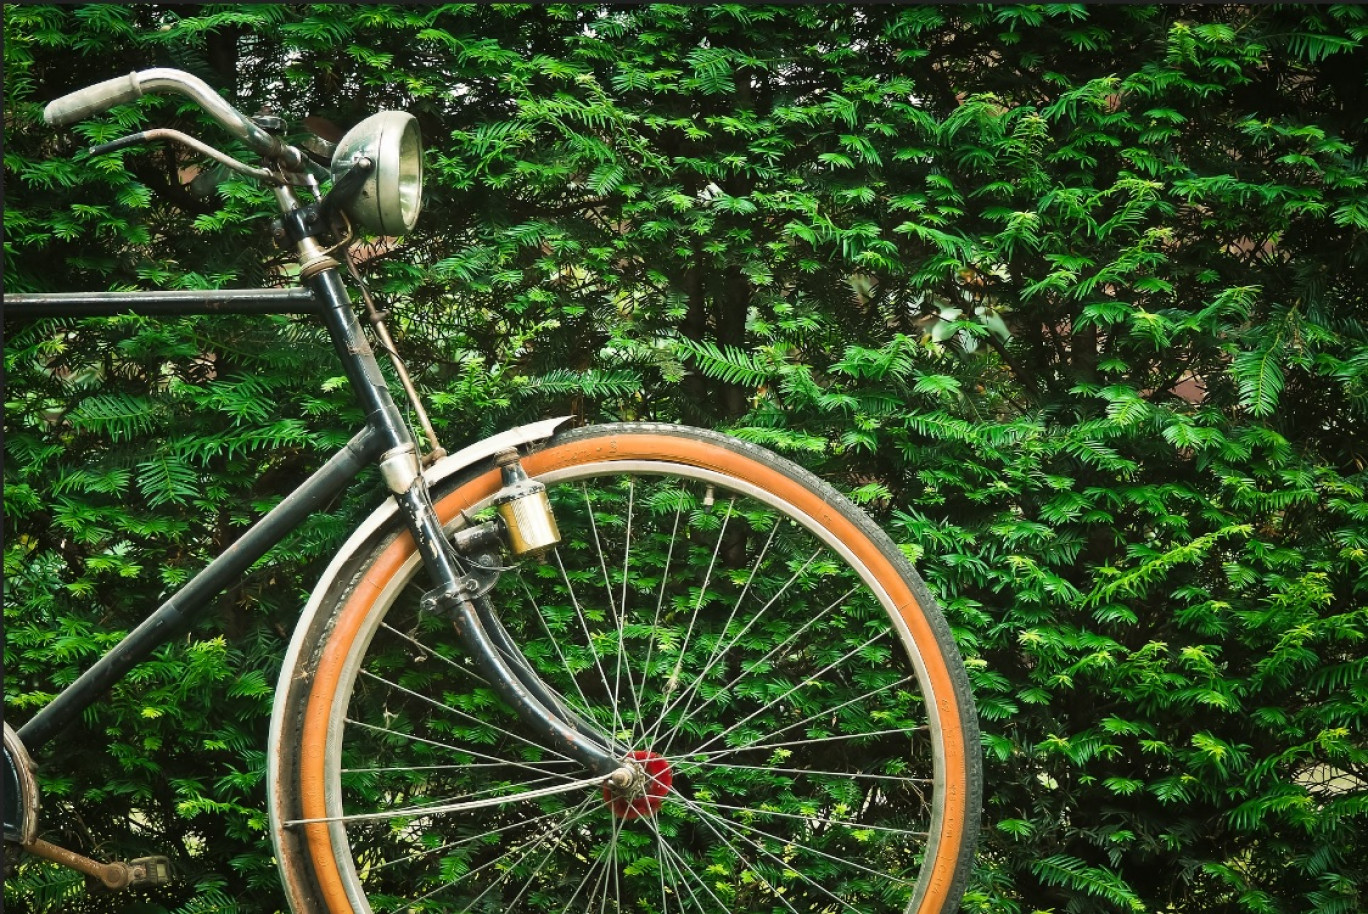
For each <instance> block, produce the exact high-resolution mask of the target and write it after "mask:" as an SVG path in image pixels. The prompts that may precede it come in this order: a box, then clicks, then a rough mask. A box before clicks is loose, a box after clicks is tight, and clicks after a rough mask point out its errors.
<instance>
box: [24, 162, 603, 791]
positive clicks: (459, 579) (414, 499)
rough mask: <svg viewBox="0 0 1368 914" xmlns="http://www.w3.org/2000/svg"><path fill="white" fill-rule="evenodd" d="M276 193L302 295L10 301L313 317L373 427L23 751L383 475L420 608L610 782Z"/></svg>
mask: <svg viewBox="0 0 1368 914" xmlns="http://www.w3.org/2000/svg"><path fill="white" fill-rule="evenodd" d="M276 193H277V197H278V198H279V200H280V203H281V209H282V211H283V212H284V222H285V226H286V230H287V232H288V234H289V236H290V237H291V239H292V240H293V241H294V242H295V244H296V246H297V247H298V249H299V252H300V259H301V261H302V262H303V267H302V270H301V275H302V276H303V281H304V283H305V288H290V289H281V290H241V291H212V292H108V293H66V294H51V295H14V296H10V297H9V298H8V299H7V301H6V303H5V306H6V311H7V313H8V314H9V315H11V316H18V317H37V316H69V315H75V316H99V315H114V314H123V313H130V312H131V313H135V314H150V315H156V314H223V313H238V314H273V313H282V314H313V315H317V316H319V317H321V318H322V320H323V322H324V324H325V326H326V327H327V329H328V333H329V335H330V337H331V339H332V341H333V346H334V349H335V350H336V351H337V354H338V357H339V359H340V360H341V362H342V365H343V368H344V370H345V372H346V375H347V378H348V380H349V382H350V384H351V387H352V389H353V391H354V392H355V395H356V397H357V400H358V403H359V404H360V405H361V407H362V409H363V410H364V411H365V414H366V416H367V421H366V425H365V427H364V428H363V429H362V430H361V431H360V432H358V433H357V434H356V435H355V436H354V437H353V438H352V439H351V440H350V441H349V442H348V443H347V444H346V445H345V446H344V447H343V448H342V449H341V450H339V451H338V452H337V453H336V454H335V455H333V457H332V458H330V459H329V460H328V461H327V462H326V463H325V464H324V465H323V466H322V467H321V468H319V469H318V470H317V471H316V472H315V473H314V474H313V475H312V476H310V477H309V478H308V479H307V480H305V481H304V483H302V484H301V485H300V486H299V487H298V488H297V489H295V490H294V491H293V492H291V493H290V494H289V495H288V496H287V497H286V498H285V499H284V500H283V501H281V502H280V503H279V504H278V505H276V507H275V508H273V509H272V510H271V511H270V512H268V513H267V514H266V515H265V516H264V517H262V518H261V519H260V520H259V521H257V523H256V524H254V525H253V526H252V527H251V528H250V529H249V530H248V531H247V532H246V533H245V534H244V535H243V536H242V537H240V538H239V539H238V540H237V541H235V542H234V543H233V544H232V545H231V546H229V547H228V548H227V549H226V550H225V551H224V552H223V553H222V554H221V555H219V556H218V557H217V558H216V559H214V560H213V561H212V562H211V563H210V564H209V565H208V566H206V567H205V568H204V569H203V570H202V571H200V573H199V574H197V575H196V576H195V577H194V578H192V579H191V580H190V581H189V582H187V583H186V584H185V585H183V586H182V587H181V588H180V589H179V590H178V591H177V592H176V593H175V594H173V595H172V596H171V597H170V599H168V600H166V602H164V603H163V604H162V605H161V606H160V607H159V608H158V609H157V610H156V611H154V612H153V613H152V614H151V615H149V616H148V617H147V618H146V619H145V620H144V621H143V622H142V623H141V624H140V625H138V627H137V628H135V629H134V630H133V631H132V632H130V633H129V634H128V635H127V636H126V637H125V638H124V639H123V640H122V641H120V642H119V644H117V645H116V646H115V647H114V648H112V649H111V650H110V651H109V652H108V653H107V654H105V655H104V656H103V657H101V658H100V659H99V660H98V661H97V662H96V663H95V664H94V665H93V666H92V667H90V668H89V669H88V670H86V672H85V673H83V674H82V675H81V676H80V677H78V678H77V679H76V680H75V681H74V682H73V683H71V684H70V685H69V686H67V687H66V688H65V689H63V690H62V692H61V693H59V694H58V695H57V696H56V697H55V698H54V699H53V700H52V701H51V702H50V703H49V704H47V705H46V706H45V707H43V708H42V709H41V710H40V711H39V712H38V713H37V714H35V715H34V716H33V717H32V718H31V719H30V720H29V721H27V722H26V723H25V724H24V725H23V726H22V727H21V728H19V730H18V731H17V732H18V736H19V738H20V740H21V742H22V743H23V745H24V746H25V747H26V748H27V749H28V750H29V751H31V752H32V751H36V750H38V749H39V748H41V747H42V746H44V745H45V744H46V743H48V742H49V741H50V740H51V739H52V738H53V736H55V735H56V734H57V733H58V732H59V731H61V730H62V729H63V728H64V727H66V726H68V725H69V724H70V723H72V722H73V721H74V720H75V719H77V718H78V717H79V716H80V715H81V713H82V712H83V711H84V710H85V709H86V708H88V707H90V706H91V705H92V704H94V703H95V702H97V701H98V700H99V699H100V697H101V696H102V695H103V693H104V692H105V691H106V690H107V689H108V688H109V687H110V686H112V685H113V684H114V683H115V682H117V681H118V680H119V679H121V678H122V677H123V676H124V675H125V674H127V673H128V672H129V670H131V669H132V668H133V667H135V666H136V665H137V664H139V663H140V662H142V661H143V660H145V659H146V658H147V657H148V656H149V655H150V654H151V653H152V652H153V651H154V650H156V649H157V648H158V647H160V646H161V645H162V644H165V643H166V642H167V641H168V640H170V639H171V638H172V637H174V636H175V635H176V634H177V633H179V632H180V631H181V630H182V629H183V627H184V626H185V625H186V624H188V623H189V622H190V621H191V620H193V619H194V618H196V617H198V616H199V615H201V614H202V613H203V612H204V611H205V610H206V609H207V608H208V607H209V606H210V605H211V604H210V601H211V600H212V598H213V597H214V596H216V595H217V594H218V593H220V592H221V591H222V590H223V589H224V588H225V587H226V586H227V585H229V584H230V583H231V582H232V581H233V580H234V579H235V578H236V577H237V576H238V575H240V574H242V573H243V572H244V571H246V570H247V569H248V568H249V567H251V566H252V564H254V563H255V562H256V561H257V560H258V559H260V558H261V557H262V556H264V555H265V554H266V553H267V552H268V551H270V549H271V548H273V547H274V546H275V545H276V544H277V543H279V542H280V541H281V540H282V539H283V538H284V537H285V536H286V535H287V534H288V533H290V531H292V530H293V529H294V528H295V527H297V526H298V525H299V524H300V523H301V522H302V521H303V520H304V519H305V518H306V517H307V516H308V515H309V514H310V513H311V512H312V511H314V510H317V509H318V508H319V507H321V506H322V505H324V504H326V503H327V502H329V501H330V500H331V499H333V498H334V497H335V496H336V495H338V494H339V493H340V492H341V491H342V490H343V489H344V488H345V487H346V486H347V485H348V484H349V483H350V482H351V481H352V480H353V479H354V478H355V477H356V476H357V475H358V474H359V473H360V472H361V471H362V470H363V469H364V468H365V467H367V466H369V465H371V464H376V465H378V467H379V469H380V471H381V475H382V476H383V477H384V479H385V482H386V485H387V486H388V487H389V490H390V492H391V494H392V495H393V497H394V500H395V502H396V504H397V505H398V507H399V510H400V513H401V514H402V515H403V517H404V520H405V522H406V525H407V527H408V530H409V532H410V533H411V534H412V535H413V538H414V541H415V543H416V544H417V546H418V549H419V552H420V553H421V555H422V558H423V564H424V566H425V567H426V568H427V570H428V575H429V578H430V579H431V581H432V583H433V585H434V589H433V590H432V591H430V592H429V594H428V596H427V597H426V598H425V599H426V601H427V603H428V604H429V605H430V607H431V609H432V610H433V611H435V612H442V613H444V614H446V615H448V616H449V617H450V618H451V620H452V623H453V625H454V627H455V630H456V633H457V635H458V637H459V638H460V640H461V642H462V644H463V646H464V647H465V648H466V650H467V651H469V653H470V654H471V656H472V658H473V659H474V661H475V663H476V664H477V666H479V667H480V668H481V670H482V672H484V673H485V674H486V675H487V677H488V678H489V681H490V682H491V683H492V684H493V685H494V686H495V688H496V690H497V691H498V692H499V693H500V696H501V697H502V698H504V700H505V701H507V702H508V703H509V704H511V705H512V706H513V707H514V708H516V709H517V710H518V712H519V714H520V715H521V716H522V717H523V718H524V719H525V720H527V722H528V723H529V725H531V726H532V727H534V728H535V730H536V731H537V732H538V733H539V734H540V735H541V736H542V737H543V738H545V739H546V740H547V741H548V743H549V744H550V745H552V746H555V747H557V748H558V749H560V750H561V751H563V752H565V753H566V754H568V755H570V756H572V757H574V758H576V759H578V760H579V761H581V762H583V763H584V764H585V765H586V766H587V767H588V768H589V769H590V770H591V771H592V772H594V773H595V774H601V775H603V776H604V777H607V776H609V775H611V774H613V773H614V772H616V771H618V769H619V768H620V767H621V765H622V762H621V760H619V759H618V758H616V757H615V756H614V755H613V754H612V752H611V750H610V748H609V747H610V746H611V741H610V740H609V739H608V738H607V737H606V736H605V735H603V734H601V733H599V732H597V731H596V730H594V729H592V728H589V727H587V725H585V724H584V723H583V722H582V721H578V720H575V719H573V718H569V717H568V716H567V714H566V712H564V711H562V710H560V708H561V707H562V706H561V705H560V703H559V702H557V701H556V700H555V696H554V694H553V693H551V692H550V690H549V689H548V688H547V687H546V685H545V684H544V683H542V682H540V681H539V680H537V679H536V678H535V677H534V676H533V675H532V674H531V673H530V672H529V667H528V665H527V664H526V662H525V661H524V662H519V660H520V659H521V658H520V655H519V654H517V653H516V645H513V644H511V642H509V640H508V636H507V634H506V633H504V632H503V631H502V627H501V626H500V625H499V624H498V622H497V615H496V613H495V612H494V609H493V607H492V606H491V605H489V603H488V601H487V600H486V599H485V598H484V597H483V596H481V595H479V593H478V592H476V588H474V586H473V584H472V581H471V579H470V577H469V576H468V573H467V571H466V568H465V567H464V563H463V562H462V561H461V558H460V557H459V556H458V555H457V553H456V551H455V549H454V548H453V547H452V545H451V544H450V543H449V542H448V541H447V538H446V535H445V533H444V531H443V530H442V527H441V525H440V522H439V521H438V519H437V515H436V512H435V511H434V510H433V507H432V503H431V501H430V499H429V496H428V490H427V485H426V481H425V480H424V477H423V474H422V471H421V468H420V465H419V460H418V455H417V449H416V447H415V444H414V441H413V439H412V437H411V435H410V433H409V430H408V427H407V426H406V424H405V423H404V420H403V415H402V414H401V412H400V411H399V408H398V406H397V405H396V404H395V402H394V399H393V397H392V396H391V394H390V390H389V386H388V384H387V382H386V380H385V378H384V375H383V374H382V373H381V371H380V366H379V363H378V362H377V361H376V358H375V354H374V352H373V351H372V349H371V346H370V344H369V342H368V341H367V340H366V337H365V335H364V334H363V332H362V328H361V324H360V321H359V320H358V318H357V316H356V312H355V310H354V309H353V307H352V303H351V299H350V297H349V295H348V293H347V291H346V288H345V287H344V286H343V284H342V281H341V279H340V276H339V272H340V271H339V267H340V265H339V264H338V262H337V261H336V260H333V259H332V258H331V257H330V256H328V255H327V253H326V252H324V251H323V250H322V249H321V247H320V246H319V245H318V243H317V242H316V241H315V240H314V239H315V235H316V234H317V229H315V228H312V227H311V224H310V220H308V219H307V218H306V214H307V212H308V208H306V207H302V206H300V204H299V202H298V201H297V200H296V199H295V198H294V195H293V193H292V192H291V191H290V190H289V189H288V188H277V191H276ZM314 221H317V220H314ZM549 433H550V432H549V430H548V431H547V434H548V435H549ZM543 437H544V436H543ZM527 440H532V439H528V438H525V437H522V436H518V435H514V436H513V437H512V439H511V440H510V442H509V443H510V444H517V443H525V442H526V441H527ZM486 451H487V452H488V453H484V452H486ZM481 452H482V456H484V457H488V456H490V454H492V451H490V450H489V448H488V446H486V447H485V448H483V449H481Z"/></svg>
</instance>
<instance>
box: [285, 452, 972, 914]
mask: <svg viewBox="0 0 1368 914" xmlns="http://www.w3.org/2000/svg"><path fill="white" fill-rule="evenodd" d="M524 465H525V467H526V468H527V469H528V471H529V472H530V473H532V474H534V475H536V476H537V477H538V478H540V479H542V480H543V481H545V482H546V483H547V484H548V486H549V488H550V490H551V493H552V496H553V502H554V503H555V506H556V513H557V517H558V520H559V521H560V524H561V530H562V535H563V541H562V543H561V545H560V547H559V548H558V549H557V550H555V551H554V552H553V553H551V554H550V555H549V556H548V557H547V558H546V559H545V560H544V561H542V562H536V561H530V562H524V563H523V564H522V565H521V566H520V567H519V568H517V569H511V570H509V571H508V572H506V573H505V574H504V575H503V576H502V577H501V579H500V582H499V585H498V587H497V589H496V590H495V592H494V594H493V598H494V602H495V605H496V607H497V610H498V612H499V616H500V619H501V621H502V624H503V625H504V627H505V628H506V629H507V631H508V633H509V634H510V635H511V636H512V637H513V639H514V640H515V641H516V642H517V643H519V644H520V645H521V646H522V650H523V653H524V654H525V657H526V662H527V663H529V664H530V665H532V666H533V668H534V669H536V670H537V672H538V674H539V675H540V676H541V677H542V678H543V679H544V680H545V681H546V682H547V683H548V684H550V685H551V686H552V687H553V688H555V689H556V690H557V691H558V692H559V694H560V695H561V696H562V697H563V698H564V700H565V702H566V703H567V705H569V706H570V707H571V708H572V709H573V710H574V711H575V712H576V713H578V714H579V715H581V716H582V717H584V718H585V719H587V720H592V721H594V722H595V723H596V724H597V726H599V727H600V728H601V729H603V730H604V731H605V732H608V733H610V734H612V735H613V737H614V738H615V739H616V740H617V743H618V745H617V749H618V751H619V753H620V754H621V755H622V756H623V757H624V758H630V759H631V760H633V761H634V762H635V767H636V768H637V769H639V770H640V771H641V772H642V783H641V784H639V785H638V786H637V788H636V790H635V791H634V792H632V793H631V794H630V795H613V794H612V793H611V792H606V791H604V790H603V789H602V788H601V787H599V786H598V785H597V783H589V782H588V781H587V778H586V772H584V771H583V770H582V769H581V768H580V767H579V766H578V765H576V764H575V763H573V762H571V761H570V760H568V759H565V758H562V757H557V756H556V755H555V754H553V753H551V752H549V751H547V750H546V749H544V748H542V747H540V746H538V745H537V744H536V741H535V739H533V738H531V737H530V736H528V735H527V734H526V733H525V732H524V730H523V728H522V727H521V725H520V723H519V722H518V721H517V719H516V717H515V716H514V715H513V714H512V713H511V712H510V711H509V710H508V709H507V708H505V707H504V706H503V705H502V704H501V703H499V702H498V701H497V700H496V699H495V698H494V697H493V693H492V690H491V689H490V688H489V686H488V685H487V684H485V683H482V682H481V681H480V680H479V679H478V676H476V675H475V674H474V671H473V670H471V668H470V666H469V664H468V663H467V662H466V660H465V658H464V657H463V656H462V655H461V652H460V651H459V649H458V647H457V645H456V639H455V636H454V634H453V633H452V632H451V631H450V629H449V627H448V623H446V622H445V621H444V620H442V619H438V618H435V617H431V616H423V615H421V614H419V613H418V612H417V609H416V607H417V597H418V595H419V592H420V591H421V589H422V588H423V587H424V586H426V585H425V584H423V583H421V582H420V581H419V580H416V579H418V578H421V571H420V569H419V568H418V561H417V558H416V555H415V554H414V552H413V549H412V545H411V543H410V542H409V541H408V538H407V536H403V537H399V538H395V539H393V540H391V541H390V542H389V543H388V544H387V545H384V546H382V547H381V548H380V549H379V550H378V554H377V555H376V557H375V559H374V560H373V561H372V562H371V563H370V564H369V565H368V566H367V568H366V569H365V570H364V571H363V572H362V573H361V574H360V575H359V577H358V579H357V580H356V581H355V583H354V586H352V587H351V588H349V590H348V591H347V593H346V594H345V595H341V596H339V606H338V609H337V611H336V621H335V623H334V624H333V626H332V627H331V629H330V630H329V632H328V633H327V635H326V636H325V637H324V638H323V639H321V641H320V643H319V645H318V647H317V649H316V651H315V652H314V658H315V660H314V664H311V666H314V669H315V672H314V674H313V675H314V681H313V683H312V686H311V689H310V691H309V698H308V703H307V708H306V709H305V711H304V713H303V715H302V718H301V719H302V722H303V723H302V727H301V733H300V756H299V757H300V762H299V771H300V799H299V807H298V808H299V810H300V812H299V819H298V820H296V823H295V824H294V826H293V827H295V828H299V829H302V830H303V831H304V832H305V838H306V841H305V843H306V845H307V847H308V853H309V856H310V863H311V869H312V872H313V874H314V881H315V882H316V883H317V887H318V890H319V893H320V895H321V896H322V897H323V898H324V899H325V901H326V904H327V907H325V909H327V910H360V911H364V910H368V909H369V910H374V911H376V912H385V911H428V910H431V911H495V910H497V911H501V912H502V911H506V910H528V911H580V910H583V911H642V912H661V914H664V912H668V911H673V910H679V911H691V912H709V914H710V912H719V914H720V912H731V911H775V912H790V914H800V912H801V914H807V912H815V911H861V912H876V911H916V912H929V911H947V910H950V909H952V908H953V906H954V905H955V903H956V902H957V900H958V893H959V891H960V888H961V886H962V882H963V878H964V875H965V871H966V868H967V862H968V856H969V853H970V851H971V849H972V848H971V847H970V845H971V844H972V838H973V834H974V830H975V829H974V824H975V823H974V820H975V818H976V816H977V809H976V803H977V793H978V789H979V788H978V773H977V758H976V754H975V750H976V747H975V746H974V745H973V742H976V735H975V732H974V727H973V719H972V707H971V706H970V705H969V700H968V697H967V690H966V688H965V687H964V685H963V671H962V668H961V667H960V666H959V661H958V657H957V655H956V654H955V653H954V648H953V645H951V644H949V642H948V635H947V632H946V629H945V627H944V623H943V620H940V618H939V616H938V613H937V611H936V610H935V608H934V606H933V604H931V603H930V598H929V596H927V595H926V593H925V590H924V588H923V587H921V586H920V582H919V581H918V580H917V579H916V577H915V574H913V573H912V572H911V569H910V568H909V567H908V566H906V564H905V562H902V561H900V556H898V555H897V554H896V552H895V551H894V550H893V547H892V545H891V544H890V543H888V542H887V541H886V539H883V538H882V535H881V534H878V533H877V531H876V530H874V528H873V527H872V525H869V524H868V522H867V521H864V520H862V519H861V518H860V517H858V516H856V515H854V514H853V513H852V511H851V509H849V508H848V507H846V506H844V505H843V504H842V503H841V501H840V500H839V497H838V496H835V493H834V492H833V491H831V490H830V489H829V487H827V486H826V485H825V484H824V483H820V482H819V481H818V480H816V479H815V478H813V477H811V476H810V475H808V474H806V473H804V472H803V471H801V470H798V469H797V468H796V467H792V466H791V465H789V464H787V463H785V462H783V461H780V460H778V459H777V458H774V457H772V456H771V455H767V454H766V453H765V452H763V451H760V450H759V449H755V448H750V447H748V446H744V445H740V444H736V443H733V442H729V441H728V440H727V439H724V438H721V436H714V435H711V434H708V433H700V432H693V431H682V430H674V429H661V428H659V427H656V428H654V429H652V428H651V427H646V428H644V429H642V428H632V427H628V428H624V429H619V430H613V429H611V428H610V429H606V430H603V429H601V430H592V431H588V432H583V433H578V434H574V435H571V436H568V439H567V440H565V441H564V442H563V443H558V444H556V445H554V446H552V447H550V448H548V449H546V450H544V451H541V452H538V453H536V454H533V455H530V456H529V457H527V458H526V459H525V460H524ZM497 488H498V481H497V474H495V473H493V472H487V473H483V474H480V475H479V476H476V477H475V478H473V479H469V480H465V481H460V482H457V483H455V484H454V485H452V486H450V487H448V489H446V490H443V491H441V492H438V493H437V499H436V503H437V506H438V510H439V513H441V514H442V516H443V517H444V519H448V520H451V519H456V518H459V517H460V516H461V514H462V512H463V511H464V512H472V513H478V512H479V511H480V510H481V509H482V507H483V505H484V503H485V502H486V501H487V499H488V498H489V497H490V496H491V495H492V493H493V492H494V491H495V490H496V489H497ZM315 664H316V665H315Z"/></svg>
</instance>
